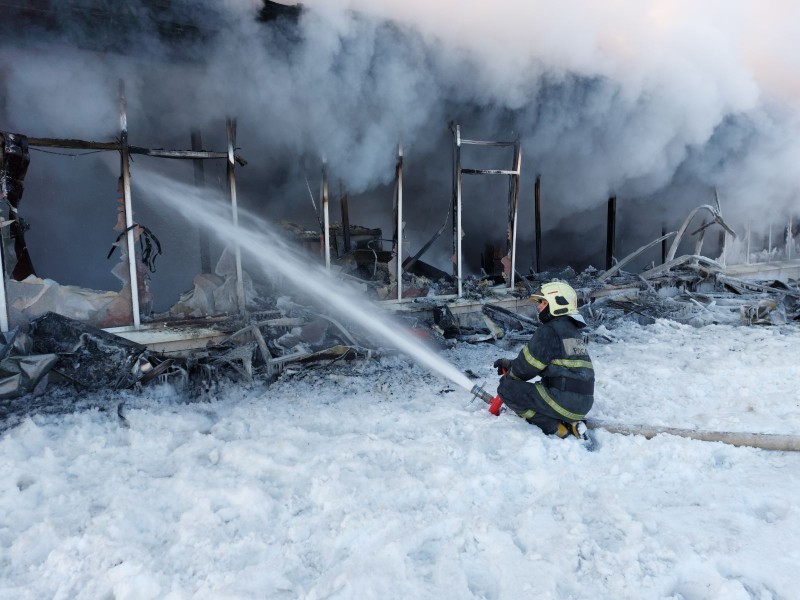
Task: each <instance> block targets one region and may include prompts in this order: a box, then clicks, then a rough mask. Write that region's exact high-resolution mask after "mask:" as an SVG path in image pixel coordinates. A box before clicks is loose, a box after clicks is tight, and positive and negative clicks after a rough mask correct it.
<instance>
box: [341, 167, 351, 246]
mask: <svg viewBox="0 0 800 600" xmlns="http://www.w3.org/2000/svg"><path fill="white" fill-rule="evenodd" d="M339 202H340V203H341V211H342V239H343V240H344V251H345V254H347V253H348V252H350V250H351V249H352V247H351V245H350V204H349V198H348V197H347V190H346V189H345V188H344V185H343V184H342V182H341V180H340V181H339Z"/></svg>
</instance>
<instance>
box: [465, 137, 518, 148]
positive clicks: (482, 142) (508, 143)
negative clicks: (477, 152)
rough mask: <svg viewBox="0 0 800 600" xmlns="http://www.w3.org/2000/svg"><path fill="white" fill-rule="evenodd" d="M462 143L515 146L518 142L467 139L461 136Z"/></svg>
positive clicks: (468, 144) (466, 144) (467, 144)
mask: <svg viewBox="0 0 800 600" xmlns="http://www.w3.org/2000/svg"><path fill="white" fill-rule="evenodd" d="M461 144H462V145H463V146H515V145H516V144H517V142H516V141H514V142H493V141H486V140H465V139H464V138H461Z"/></svg>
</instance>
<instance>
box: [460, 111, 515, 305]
mask: <svg viewBox="0 0 800 600" xmlns="http://www.w3.org/2000/svg"><path fill="white" fill-rule="evenodd" d="M450 128H451V131H452V132H453V257H454V260H455V264H454V266H453V275H454V277H455V278H456V281H457V283H458V296H459V298H460V297H461V296H462V294H463V286H462V279H463V268H462V260H461V259H462V249H461V219H462V207H461V176H462V175H508V176H510V177H511V180H510V182H509V198H508V220H509V224H508V232H507V233H508V235H507V245H506V250H507V257H508V258H509V260H510V269H511V273H510V277H509V278H508V281H509V288H513V287H514V274H515V268H516V266H515V262H516V243H517V235H516V228H517V227H516V223H517V212H518V211H517V206H518V204H519V181H520V174H521V167H522V152H521V145H520V142H519V140H517V141H514V142H494V141H483V140H467V139H462V137H461V128H460V126H458V125H455V124H451V126H450ZM462 145H472V146H500V147H502V146H513V147H514V159H513V160H514V165H513V168H512V169H511V170H506V169H463V168H461V146H462Z"/></svg>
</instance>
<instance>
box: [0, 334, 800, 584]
mask: <svg viewBox="0 0 800 600" xmlns="http://www.w3.org/2000/svg"><path fill="white" fill-rule="evenodd" d="M600 333H602V334H603V336H604V339H608V340H612V341H611V342H609V343H599V342H598V343H593V344H591V345H590V351H591V354H592V358H593V361H594V364H595V368H596V372H597V391H596V401H595V406H594V408H593V410H592V413H591V414H590V416H591V417H593V418H595V419H600V420H605V421H608V422H617V423H620V422H622V423H628V424H651V425H663V426H672V427H684V428H696V429H699V430H703V431H706V430H723V431H738V432H751V433H781V434H796V433H797V431H798V429H800V417H798V414H800V413H799V412H798V410H797V408H798V398H797V393H796V382H797V381H798V376H800V373H798V369H799V367H798V366H797V360H796V354H797V345H798V342H800V330H799V329H798V328H797V326H796V325H793V326H788V327H734V326H727V325H726V326H711V327H705V328H693V327H690V326H686V325H680V324H676V323H674V322H669V321H658V322H657V323H656V324H655V325H652V326H648V327H643V326H639V325H634V324H623V325H621V326H620V327H617V328H614V329H603V330H602V331H600ZM518 349H519V344H517V345H514V344H511V345H509V347H507V348H502V347H499V346H495V345H490V344H480V345H467V344H459V345H457V346H456V347H454V348H452V349H450V350H446V351H444V353H443V358H444V359H445V360H447V361H449V362H451V363H453V364H454V365H455V366H456V367H457V368H459V369H462V370H465V369H471V370H472V371H474V372H475V373H476V374H477V375H478V376H479V377H480V379H479V380H478V381H479V382H481V383H482V382H484V381H485V382H486V387H487V389H489V390H490V391H494V389H495V386H496V384H497V378H496V375H495V374H494V369H493V368H492V367H491V364H492V362H494V360H495V359H496V358H499V357H501V356H508V357H511V356H513V355H514V354H515V352H516V351H517V350H518ZM754 349H757V350H754ZM754 356H755V357H769V359H768V360H760V359H759V360H756V361H755V362H754ZM61 398H62V400H63V401H64V402H65V403H74V404H75V406H76V408H77V410H74V411H70V412H69V413H68V414H52V415H43V414H39V415H33V416H31V417H29V418H26V419H24V420H23V421H22V422H21V423H19V424H18V425H17V426H15V427H13V428H11V429H7V430H5V431H4V432H3V433H2V434H1V435H0V514H3V515H4V519H3V520H2V522H1V523H0V546H2V551H1V552H0V597H8V598H18V599H21V600H25V599H29V598H30V599H34V598H36V599H38V598H43V597H48V598H76V599H82V598H111V597H113V598H117V599H119V600H123V599H125V600H131V599H137V600H144V599H155V598H159V599H169V600H177V599H184V598H214V599H219V598H230V599H233V598H236V599H243V598H259V599H262V598H270V599H273V598H275V599H278V598H304V599H321V598H337V599H345V598H348V599H349V598H353V599H359V600H361V599H365V598H420V599H427V598H453V599H471V598H493V599H498V600H499V599H517V598H523V597H530V598H546V599H583V598H586V599H589V598H592V599H596V598H609V599H611V598H665V599H667V598H669V599H673V600H704V599H705V600H712V599H717V598H726V599H733V600H740V599H741V600H745V599H751V598H763V599H766V598H773V599H778V598H792V597H794V596H795V595H796V590H797V586H798V584H799V583H800V580H798V576H797V571H796V565H797V564H798V561H800V551H798V549H797V544H796V539H797V537H798V534H800V510H798V507H797V503H796V498H797V496H798V494H800V475H798V474H799V473H800V455H799V454H797V453H781V452H769V451H763V450H759V449H753V448H736V447H733V446H729V445H725V444H722V443H710V442H699V441H694V440H690V439H684V438H677V437H672V436H667V435H661V436H658V437H656V438H654V439H652V440H649V441H648V440H645V439H644V438H642V437H633V436H625V435H620V434H610V433H607V432H604V431H601V430H596V431H595V436H596V441H597V446H598V447H597V449H596V450H595V451H593V452H589V451H587V450H586V449H585V448H584V447H583V446H582V445H581V444H580V443H579V442H577V441H576V440H559V439H553V438H548V437H546V436H544V435H543V434H541V433H540V432H539V431H538V430H537V429H536V428H534V427H532V426H529V425H527V424H526V423H524V422H523V421H522V420H521V419H519V418H517V417H515V416H513V415H510V414H508V413H507V412H504V413H502V414H501V415H500V416H499V417H494V416H492V415H490V414H489V413H488V412H487V410H486V405H484V404H483V403H482V402H480V401H477V400H476V401H471V397H470V395H469V393H467V392H465V391H463V390H461V389H460V388H456V387H454V386H453V385H452V384H451V383H450V381H449V380H447V379H443V378H441V377H439V376H438V375H437V374H436V373H435V372H431V371H429V370H427V369H423V368H421V367H419V366H417V365H416V364H415V363H412V362H410V361H409V360H408V359H407V358H405V357H403V356H398V355H393V354H391V353H387V354H386V355H385V356H384V357H383V358H381V359H380V360H378V361H371V362H366V363H365V362H356V363H351V364H347V363H342V362H340V363H337V366H335V367H332V368H328V369H325V368H320V369H306V370H303V371H298V370H295V369H292V370H291V372H288V371H287V372H285V373H284V374H283V375H282V376H281V377H280V378H279V379H278V381H277V382H275V383H274V384H273V385H271V386H269V387H265V386H262V385H219V386H215V387H214V388H213V389H212V390H211V391H210V393H209V395H208V396H207V397H206V398H204V399H203V400H202V401H200V402H187V401H186V400H185V398H183V397H182V395H181V394H180V393H178V392H177V391H176V390H174V389H172V388H168V387H154V388H148V389H146V390H145V391H144V392H143V393H142V394H140V395H135V394H129V393H111V392H108V393H101V394H96V395H85V394H84V395H81V397H72V396H69V395H66V396H61ZM120 402H124V403H125V404H124V407H123V414H124V416H125V418H126V420H127V422H128V427H127V428H125V427H123V426H121V425H120V422H119V420H118V418H117V416H116V407H117V405H118V404H119V403H120Z"/></svg>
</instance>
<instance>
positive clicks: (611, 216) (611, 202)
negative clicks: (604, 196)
mask: <svg viewBox="0 0 800 600" xmlns="http://www.w3.org/2000/svg"><path fill="white" fill-rule="evenodd" d="M616 228H617V197H616V196H611V197H610V198H609V199H608V219H607V221H606V271H608V270H609V269H610V268H611V267H612V266H614V250H615V248H614V242H615V240H616Z"/></svg>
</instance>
